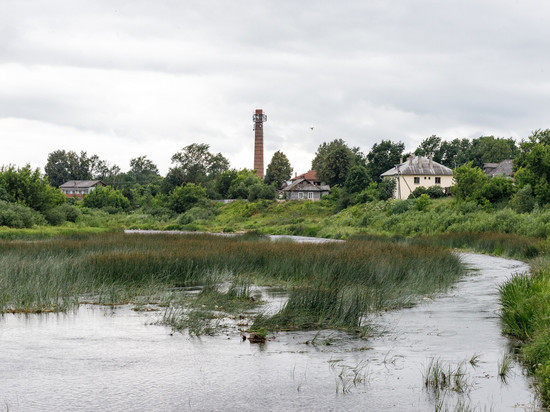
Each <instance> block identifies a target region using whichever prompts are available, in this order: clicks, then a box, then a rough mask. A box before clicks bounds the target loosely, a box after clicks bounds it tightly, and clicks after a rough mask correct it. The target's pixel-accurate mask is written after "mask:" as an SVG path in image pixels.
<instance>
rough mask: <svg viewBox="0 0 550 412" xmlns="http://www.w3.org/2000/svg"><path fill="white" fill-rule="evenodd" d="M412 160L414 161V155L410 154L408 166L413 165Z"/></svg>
mask: <svg viewBox="0 0 550 412" xmlns="http://www.w3.org/2000/svg"><path fill="white" fill-rule="evenodd" d="M413 159H414V155H413V154H412V155H410V156H409V166H412V165H413Z"/></svg>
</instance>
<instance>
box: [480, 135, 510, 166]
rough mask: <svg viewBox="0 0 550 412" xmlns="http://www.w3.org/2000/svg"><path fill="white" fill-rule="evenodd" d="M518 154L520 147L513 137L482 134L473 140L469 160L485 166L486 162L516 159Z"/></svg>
mask: <svg viewBox="0 0 550 412" xmlns="http://www.w3.org/2000/svg"><path fill="white" fill-rule="evenodd" d="M518 154H519V149H518V147H517V145H516V141H515V140H514V139H512V138H508V139H505V138H495V137H493V136H481V137H478V138H477V139H473V140H472V147H471V149H470V159H469V160H471V161H473V165H474V166H477V167H483V164H484V163H499V162H502V161H503V160H506V159H514V158H516V157H517V155H518Z"/></svg>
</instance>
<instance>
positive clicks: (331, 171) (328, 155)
mask: <svg viewBox="0 0 550 412" xmlns="http://www.w3.org/2000/svg"><path fill="white" fill-rule="evenodd" d="M355 159H356V154H355V153H354V152H353V151H352V149H350V148H349V147H348V146H347V145H346V143H345V142H344V141H343V140H342V139H336V140H333V141H332V142H330V143H328V144H327V143H323V144H321V145H320V146H319V148H318V149H317V152H316V154H315V158H314V159H313V161H312V163H311V167H312V169H313V170H315V171H316V172H317V178H318V179H319V180H322V181H324V182H326V183H327V184H329V185H330V186H334V185H341V186H342V185H344V183H345V181H346V178H347V176H348V172H349V170H350V169H351V167H352V166H353V163H354V161H355Z"/></svg>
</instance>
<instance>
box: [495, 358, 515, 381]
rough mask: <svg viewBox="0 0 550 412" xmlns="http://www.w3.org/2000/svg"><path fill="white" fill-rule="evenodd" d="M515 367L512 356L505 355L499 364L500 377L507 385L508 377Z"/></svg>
mask: <svg viewBox="0 0 550 412" xmlns="http://www.w3.org/2000/svg"><path fill="white" fill-rule="evenodd" d="M513 367H514V358H513V357H512V356H511V355H510V354H505V355H504V356H503V357H502V359H500V360H499V361H498V362H497V369H498V376H499V378H500V380H501V381H502V382H504V383H506V380H507V378H508V375H509V374H510V372H511V371H512V368H513Z"/></svg>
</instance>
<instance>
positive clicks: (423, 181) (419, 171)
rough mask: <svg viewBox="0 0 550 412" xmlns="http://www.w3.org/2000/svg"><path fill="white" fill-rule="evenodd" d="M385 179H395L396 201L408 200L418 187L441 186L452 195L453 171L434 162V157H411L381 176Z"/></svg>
mask: <svg viewBox="0 0 550 412" xmlns="http://www.w3.org/2000/svg"><path fill="white" fill-rule="evenodd" d="M380 176H381V177H382V178H383V179H395V180H396V185H395V191H394V193H393V197H394V199H407V198H408V197H409V195H410V194H411V193H412V192H413V191H414V190H415V189H416V188H417V187H421V186H422V187H425V188H428V187H431V186H440V187H441V188H442V189H443V191H444V192H445V193H446V194H450V190H451V186H452V185H453V171H452V170H451V169H449V168H448V167H446V166H443V165H442V164H439V163H437V162H434V161H433V157H432V156H429V157H425V156H414V155H412V156H410V157H409V158H408V159H407V161H405V162H403V163H400V164H398V165H395V167H393V168H391V169H390V170H388V171H386V172H384V173H382V174H381V175H380Z"/></svg>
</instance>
